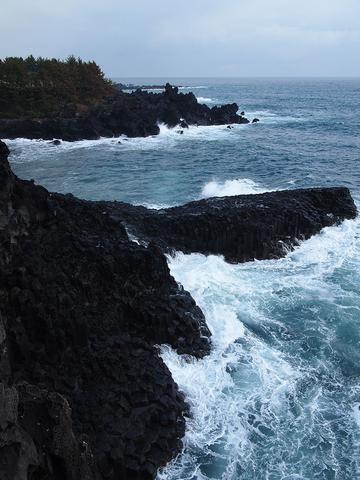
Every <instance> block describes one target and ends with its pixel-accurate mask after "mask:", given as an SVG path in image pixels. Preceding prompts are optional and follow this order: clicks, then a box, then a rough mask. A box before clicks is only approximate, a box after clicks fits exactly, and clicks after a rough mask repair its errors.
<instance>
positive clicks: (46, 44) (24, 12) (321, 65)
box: [0, 0, 360, 77]
mask: <svg viewBox="0 0 360 480" xmlns="http://www.w3.org/2000/svg"><path fill="white" fill-rule="evenodd" d="M29 54H33V55H34V56H44V57H56V58H66V57H67V56H68V55H70V54H74V55H75V56H80V57H81V58H83V59H86V60H90V59H91V60H95V61H96V62H97V63H98V64H99V65H100V66H101V67H102V68H103V70H104V72H105V73H106V75H107V76H109V77H241V76H244V77H254V76H265V77H267V76H280V77H283V76H321V77H324V76H359V77H360V0H301V1H298V0H181V1H177V2H175V1H173V0H126V1H123V0H97V1H94V0H57V1H54V0H1V15H0V58H4V57H6V56H27V55H29Z"/></svg>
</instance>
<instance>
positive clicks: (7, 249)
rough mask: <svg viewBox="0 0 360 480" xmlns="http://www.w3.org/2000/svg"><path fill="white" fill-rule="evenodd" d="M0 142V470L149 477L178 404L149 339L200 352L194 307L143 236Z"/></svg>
mask: <svg viewBox="0 0 360 480" xmlns="http://www.w3.org/2000/svg"><path fill="white" fill-rule="evenodd" d="M0 151H1V157H0V243H1V250H0V382H1V385H0V404H1V406H2V408H1V409H0V478H1V479H11V480H25V479H31V480H40V479H44V478H46V479H61V480H67V479H69V480H82V479H84V480H85V479H86V480H88V479H118V478H124V479H141V480H143V479H147V478H149V479H151V478H153V477H154V475H155V472H156V470H157V468H158V467H159V466H161V465H165V464H166V463H167V462H168V461H169V460H170V459H171V458H172V457H173V456H174V455H175V454H176V453H178V452H179V451H180V449H181V438H182V437H183V435H184V424H185V422H184V412H186V411H187V407H186V404H185V402H184V398H183V395H182V394H181V393H180V392H179V390H178V387H177V385H176V384H175V382H174V381H173V379H172V377H171V375H170V372H169V371H168V369H167V367H166V366H165V364H164V363H163V361H162V360H161V358H160V357H159V355H158V348H157V346H156V345H159V344H163V343H167V344H169V345H172V346H173V347H174V348H175V349H177V351H178V352H180V353H184V354H189V355H195V356H197V357H201V356H203V355H204V354H206V353H208V352H209V347H210V343H209V336H210V332H209V330H208V329H207V327H206V325H205V320H204V317H203V314H202V312H201V311H200V309H199V308H198V307H197V306H196V304H195V302H194V301H193V299H192V298H191V296H190V295H189V294H188V293H187V292H185V291H184V290H183V289H182V288H181V287H180V286H179V285H178V284H177V283H176V282H175V280H174V279H173V278H172V277H171V276H170V274H169V269H168V266H167V262H166V259H165V257H164V256H163V254H162V253H161V251H160V250H159V249H158V248H157V247H156V246H155V245H152V244H150V245H149V246H148V247H147V248H145V247H143V246H140V245H137V244H136V243H133V242H130V241H129V239H128V236H127V234H126V231H125V229H124V227H122V226H121V225H119V224H118V223H116V222H114V221H113V220H112V219H111V218H110V217H109V215H108V214H107V213H106V212H105V211H104V209H103V208H102V207H101V205H99V204H93V203H91V202H85V201H81V200H77V199H76V198H74V197H72V196H71V195H69V196H63V195H56V194H50V193H49V192H47V191H46V190H45V189H44V188H42V187H39V186H36V185H34V184H33V183H32V182H27V181H21V180H19V179H18V178H16V177H15V176H14V175H13V174H12V172H11V170H10V168H9V165H8V162H7V159H6V157H7V149H6V148H5V146H4V145H3V144H0Z"/></svg>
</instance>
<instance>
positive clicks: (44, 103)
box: [0, 57, 249, 141]
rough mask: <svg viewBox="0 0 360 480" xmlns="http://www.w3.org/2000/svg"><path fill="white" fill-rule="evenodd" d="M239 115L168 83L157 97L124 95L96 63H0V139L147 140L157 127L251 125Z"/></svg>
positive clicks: (73, 60) (20, 60) (230, 107)
mask: <svg viewBox="0 0 360 480" xmlns="http://www.w3.org/2000/svg"><path fill="white" fill-rule="evenodd" d="M238 110H239V107H238V105H237V104H236V103H232V104H226V105H221V106H214V107H212V108H210V107H208V106H207V105H203V104H200V103H198V101H197V99H196V97H195V95H194V94H193V93H191V92H188V93H181V92H179V90H178V88H177V87H172V86H171V85H170V84H168V83H167V84H166V85H165V86H164V91H162V92H159V93H153V92H148V91H144V90H142V89H137V90H135V91H133V92H130V93H127V92H124V91H123V90H122V89H119V87H117V86H116V84H114V83H112V82H111V81H109V80H107V79H106V78H105V77H104V74H103V72H102V71H101V69H100V67H99V66H98V65H96V64H95V62H83V61H82V60H81V59H76V58H74V57H69V58H68V59H67V60H66V61H60V60H56V59H42V58H39V59H35V58H34V57H28V58H26V59H23V58H7V59H5V60H4V61H1V60H0V138H9V139H14V138H30V139H44V140H53V139H60V140H67V141H75V140H94V139H97V138H100V137H118V136H120V135H127V136H128V137H147V136H150V135H157V134H159V132H160V128H159V124H165V125H167V126H168V127H175V126H178V125H179V126H180V127H181V128H187V127H188V126H189V125H205V126H206V125H228V124H245V123H249V120H248V119H247V118H246V117H245V116H244V115H242V114H240V115H239V114H238ZM242 113H243V112H242Z"/></svg>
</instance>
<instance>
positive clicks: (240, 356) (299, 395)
mask: <svg viewBox="0 0 360 480" xmlns="http://www.w3.org/2000/svg"><path fill="white" fill-rule="evenodd" d="M133 83H136V81H134V82H133ZM141 83H145V82H144V81H142V82H141ZM151 83H153V84H154V83H157V82H154V80H152V81H151ZM177 83H179V84H181V85H188V86H189V87H190V88H188V89H186V88H184V89H183V91H185V92H186V91H190V90H191V89H193V90H194V93H195V95H196V96H197V97H198V98H201V101H203V102H205V103H208V104H209V105H210V106H212V105H215V104H217V103H225V102H233V101H236V102H237V103H238V104H239V106H240V110H245V113H246V115H247V116H248V118H250V119H252V118H253V117H257V118H259V119H260V123H259V124H254V125H241V126H234V128H232V129H227V128H226V127H198V128H197V127H191V128H190V129H189V130H185V131H184V134H183V135H179V134H178V133H177V132H176V129H174V130H169V129H167V128H166V127H163V126H162V127H161V133H160V135H159V136H157V137H153V138H146V139H125V138H119V139H102V140H99V141H83V142H74V143H65V142H64V143H62V144H61V145H60V146H54V145H50V144H49V143H48V142H42V141H28V140H14V141H10V142H9V146H10V148H11V149H12V155H11V163H12V166H13V168H14V170H15V172H16V173H17V174H18V175H19V176H21V177H23V178H34V179H35V181H36V182H37V183H41V184H43V185H44V186H46V187H47V188H49V189H50V190H56V191H61V192H71V193H73V194H74V195H77V196H80V197H83V198H89V199H110V200H114V199H117V200H124V201H129V202H132V203H137V204H145V205H148V206H154V207H161V206H164V205H175V204H179V203H183V202H185V201H190V200H194V199H198V198H203V197H210V196H214V195H217V196H221V195H235V194H240V193H259V192H262V191H268V190H277V189H284V188H286V189H291V188H298V187H311V186H331V185H345V186H348V187H349V188H350V189H351V191H352V194H353V196H354V198H355V200H356V201H357V203H359V201H360V168H359V162H360V117H359V111H360V95H359V93H360V80H357V79H353V80H341V79H332V80H320V79H318V80H316V79H315V80H314V79H313V80H310V79H301V80H300V79H298V80H296V79H293V80H285V79H284V80H280V79H278V80H276V79H269V80H265V79H263V80H259V79H241V80H234V79H231V80H230V79H229V80H210V79H192V80H191V79H186V80H185V79H181V80H179V81H178V82H177ZM194 87H198V88H194ZM119 141H120V142H121V143H118V142H119ZM359 239H360V222H359V220H355V221H346V222H344V223H343V224H342V225H341V226H339V227H330V228H327V229H324V230H323V231H322V232H321V234H320V235H317V236H315V237H313V238H312V239H310V240H308V241H306V242H304V243H302V244H301V245H300V246H299V247H298V248H297V249H296V250H295V251H294V252H292V253H289V254H288V255H287V257H286V258H284V259H281V260H270V261H262V262H252V263H247V264H242V265H229V264H227V263H225V262H224V261H223V259H222V258H220V257H215V256H209V257H205V256H203V255H199V254H193V255H183V254H181V253H179V254H177V255H176V257H175V258H169V265H170V269H171V272H172V274H173V275H174V276H175V278H176V279H177V280H178V281H179V282H181V283H182V284H183V285H184V286H185V288H186V289H188V290H189V291H190V292H191V293H192V295H193V296H194V298H195V300H196V301H197V303H198V304H199V305H200V306H201V308H202V309H203V311H204V313H205V316H206V319H207V322H208V325H209V327H210V329H211V331H212V333H213V345H214V346H213V351H212V353H211V355H210V356H209V357H207V358H205V359H203V360H200V361H192V362H186V361H184V359H182V358H181V357H180V356H178V355H177V354H176V353H175V352H173V351H172V350H171V349H169V348H168V347H166V346H164V347H163V348H162V356H163V359H164V360H165V362H166V363H167V365H168V366H169V368H170V370H171V371H172V373H173V376H174V378H175V380H176V381H177V382H178V384H179V385H180V387H181V389H182V390H183V391H184V392H185V393H186V395H187V398H188V401H189V403H190V405H191V407H192V412H193V416H192V418H191V419H189V420H188V422H187V433H186V437H185V439H184V445H185V448H184V451H183V453H182V454H181V455H179V457H178V458H177V459H175V460H174V461H173V462H171V464H169V465H168V466H167V467H166V468H165V469H164V470H163V471H162V472H160V473H159V476H158V477H159V480H165V479H166V480H220V479H221V480H235V479H244V480H258V479H261V480H262V479H266V480H295V479H296V480H297V479H304V480H305V479H307V480H313V479H324V480H325V479H326V480H327V479H331V480H332V479H336V480H343V479H345V480H353V479H357V478H359V479H360V410H359V406H360V386H359V375H360V329H359V326H360V268H359V267H360V260H359V258H360V240H359Z"/></svg>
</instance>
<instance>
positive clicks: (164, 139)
mask: <svg viewBox="0 0 360 480" xmlns="http://www.w3.org/2000/svg"><path fill="white" fill-rule="evenodd" d="M159 127H160V133H159V134H158V135H154V136H150V137H136V138H128V137H126V136H125V135H122V136H119V137H112V138H99V139H97V140H78V141H75V142H67V141H61V144H60V145H56V146H55V145H53V144H51V141H49V140H30V139H25V138H18V139H15V140H9V139H4V141H5V142H6V143H7V144H8V145H9V148H10V150H11V152H12V155H11V159H12V161H13V162H14V163H24V162H28V161H33V160H39V154H40V155H41V157H42V158H43V159H44V160H45V159H46V158H49V157H53V158H54V160H56V159H57V158H59V153H61V152H62V151H73V150H83V149H88V148H92V149H94V148H98V149H103V148H107V149H110V150H113V151H118V152H122V151H133V150H157V149H159V148H167V149H173V148H175V147H178V145H179V143H180V142H183V141H184V140H185V141H186V140H201V141H210V142H211V141H218V140H233V139H234V138H235V137H234V135H233V134H234V132H236V131H238V130H240V129H243V128H246V127H247V125H233V128H232V129H231V130H229V129H227V128H226V126H224V125H209V126H194V125H190V126H189V128H185V129H183V128H180V127H175V128H169V127H167V126H166V125H163V124H160V125H159ZM180 132H182V134H180Z"/></svg>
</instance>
